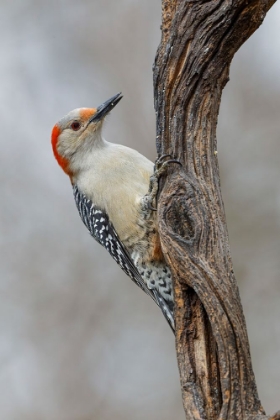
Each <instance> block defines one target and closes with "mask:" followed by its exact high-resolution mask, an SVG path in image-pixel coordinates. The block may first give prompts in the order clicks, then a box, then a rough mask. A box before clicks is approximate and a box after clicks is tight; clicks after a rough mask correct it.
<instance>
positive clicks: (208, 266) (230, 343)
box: [154, 0, 280, 420]
mask: <svg viewBox="0 0 280 420" xmlns="http://www.w3.org/2000/svg"><path fill="white" fill-rule="evenodd" d="M274 1H275V0H233V1H231V2H223V1H218V0H216V1H214V0H209V1H203V0H192V1H191V0H162V40H161V43H160V46H159V48H158V52H157V56H156V59H155V66H154V90H155V92H154V94H155V110H156V116H157V152H158V155H159V156H161V155H163V154H170V155H172V156H173V157H175V158H176V159H178V160H180V162H181V163H182V165H183V166H182V167H180V166H179V165H170V167H169V169H168V172H167V175H166V176H164V177H163V178H162V179H161V185H160V194H159V199H158V218H159V230H160V237H161V243H162V249H163V252H164V255H165V258H166V260H167V262H168V264H169V266H170V268H171V270H172V275H173V281H174V290H175V322H176V348H177V357H178V365H179V371H180V377H181V389H182V396H183V403H184V408H185V412H186V417H187V419H208V420H212V419H227V420H229V419H230V420H231V419H232V420H233V419H235V420H236V419H238V420H239V419H248V418H252V419H257V418H268V417H265V416H264V410H263V408H262V406H261V403H260V400H259V397H258V392H257V388H256V382H255V377H254V373H253V369H252V363H251V356H250V349H249V342H248V336H247V330H246V324H245V319H244V315H243V310H242V306H241V302H240V297H239V291H238V287H237V283H236V279H235V276H234V273H233V268H232V261H231V255H230V249H229V242H228V232H227V226H226V220H225V212H224V205H223V200H222V196H221V188H220V176H219V168H218V158H217V142H216V125H217V118H218V112H219V106H220V100H221V94H222V90H223V88H224V86H225V84H226V83H227V81H228V75H229V66H230V63H231V60H232V58H233V56H234V53H235V52H236V51H237V50H238V48H239V47H240V46H241V45H242V44H243V42H245V41H246V40H247V39H248V38H249V36H250V35H251V34H252V33H253V32H254V31H255V30H256V29H257V28H258V27H259V25H260V24H261V23H262V21H263V19H264V17H265V14H266V12H267V11H268V10H269V8H270V7H271V6H272V4H273V3H274ZM259 416H260V417H259ZM274 419H275V420H276V419H280V413H278V414H276V415H275V417H274Z"/></svg>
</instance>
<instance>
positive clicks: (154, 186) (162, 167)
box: [142, 155, 182, 211]
mask: <svg viewBox="0 0 280 420" xmlns="http://www.w3.org/2000/svg"><path fill="white" fill-rule="evenodd" d="M166 157H171V155H162V156H160V157H159V158H157V160H156V161H155V166H154V173H153V175H151V177H150V185H149V190H148V194H146V195H145V196H144V197H143V199H142V205H143V209H144V210H152V211H157V209H156V208H155V207H154V206H153V204H154V201H156V196H157V192H158V182H159V178H160V177H161V176H162V175H163V174H164V173H165V172H166V170H167V168H168V165H169V164H170V163H177V164H179V165H181V166H182V164H181V162H179V160H176V159H169V160H166V161H165V162H164V159H165V158H166ZM155 205H156V203H155Z"/></svg>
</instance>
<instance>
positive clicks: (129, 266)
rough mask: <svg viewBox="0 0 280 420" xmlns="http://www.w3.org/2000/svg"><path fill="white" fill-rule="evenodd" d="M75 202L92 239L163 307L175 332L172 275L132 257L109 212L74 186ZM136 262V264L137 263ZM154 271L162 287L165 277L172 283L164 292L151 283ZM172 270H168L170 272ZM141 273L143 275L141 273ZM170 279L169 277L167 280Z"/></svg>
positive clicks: (164, 269) (164, 268)
mask: <svg viewBox="0 0 280 420" xmlns="http://www.w3.org/2000/svg"><path fill="white" fill-rule="evenodd" d="M73 193H74V198H75V202H76V205H77V208H78V211H79V214H80V217H81V219H82V221H83V223H84V224H85V226H86V227H87V229H88V231H89V232H90V234H91V236H92V237H93V238H94V239H95V240H96V241H97V242H98V243H99V244H100V245H102V246H103V247H104V248H105V249H106V250H107V251H108V252H109V254H110V255H111V256H112V257H113V259H114V260H115V261H116V262H117V264H118V265H119V266H120V267H121V268H122V270H123V271H124V272H125V273H126V274H127V275H128V276H129V277H130V278H131V279H132V280H133V281H134V283H136V284H137V286H139V287H140V288H141V289H142V290H143V291H144V292H145V293H147V295H149V296H150V297H151V298H152V299H153V300H154V301H155V302H156V304H157V305H158V306H159V307H160V308H161V310H162V312H163V314H164V316H165V318H166V320H167V321H168V323H169V325H170V327H171V329H172V330H173V331H174V317H173V307H174V303H173V291H172V287H171V275H170V271H169V269H167V268H166V267H163V268H161V267H156V266H155V267H153V266H151V265H150V264H149V266H147V265H146V264H145V263H144V264H143V263H142V261H141V259H140V260H139V258H138V257H137V256H136V255H130V254H129V252H128V251H127V249H126V248H125V246H124V245H123V244H122V243H121V241H120V239H119V237H118V234H117V232H116V230H115V229H114V226H113V225H112V223H111V222H110V220H109V218H108V215H107V214H106V212H105V211H104V210H102V209H100V208H98V207H97V206H95V205H94V203H93V202H92V201H91V200H90V199H88V198H87V197H86V196H85V195H84V194H82V193H81V192H80V191H79V189H78V187H77V186H76V185H74V186H73ZM134 260H135V261H134ZM153 269H154V274H155V276H156V277H157V278H158V279H159V285H160V288H162V286H163V284H162V286H161V283H160V282H162V280H163V279H162V276H161V274H162V273H164V274H163V275H164V276H165V277H166V280H168V286H166V282H165V281H163V283H164V289H162V292H160V290H158V289H159V287H157V288H155V283H154V282H153V280H152V281H151V278H150V277H151V272H152V270H153ZM167 270H168V271H167ZM140 273H141V274H140ZM167 277H168V278H167Z"/></svg>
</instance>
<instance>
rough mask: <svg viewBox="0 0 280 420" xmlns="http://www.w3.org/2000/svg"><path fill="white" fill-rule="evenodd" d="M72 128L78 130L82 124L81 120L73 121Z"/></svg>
mask: <svg viewBox="0 0 280 420" xmlns="http://www.w3.org/2000/svg"><path fill="white" fill-rule="evenodd" d="M71 128H72V130H74V131H78V130H79V129H80V128H81V124H80V123H79V121H73V122H72V124H71Z"/></svg>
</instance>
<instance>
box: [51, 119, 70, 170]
mask: <svg viewBox="0 0 280 420" xmlns="http://www.w3.org/2000/svg"><path fill="white" fill-rule="evenodd" d="M60 133H61V131H60V128H59V127H58V126H57V125H55V126H54V128H53V130H52V148H53V154H54V156H55V158H56V160H57V161H58V164H59V166H60V167H61V168H62V169H63V171H64V172H65V173H66V174H67V175H69V176H70V172H69V170H68V168H69V162H68V159H66V158H64V157H63V156H60V154H59V153H58V151H57V143H58V137H59V135H60Z"/></svg>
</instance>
